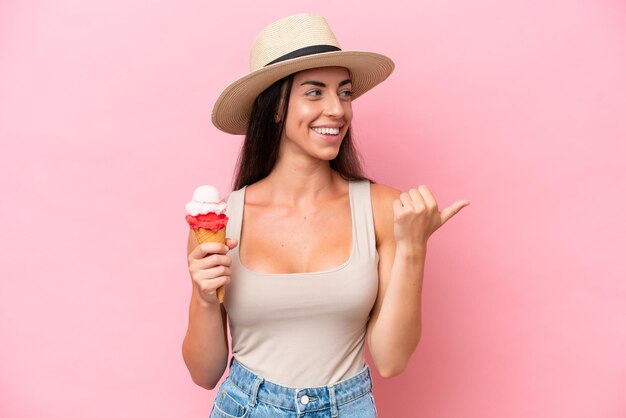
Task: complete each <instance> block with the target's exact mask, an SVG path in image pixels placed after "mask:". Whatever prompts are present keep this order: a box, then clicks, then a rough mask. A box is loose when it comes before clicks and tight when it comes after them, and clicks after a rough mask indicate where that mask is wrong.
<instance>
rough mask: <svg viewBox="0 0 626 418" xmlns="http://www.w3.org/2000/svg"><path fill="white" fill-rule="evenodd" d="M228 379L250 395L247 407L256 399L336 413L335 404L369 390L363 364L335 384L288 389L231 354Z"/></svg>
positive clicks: (294, 408)
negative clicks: (249, 367)
mask: <svg viewBox="0 0 626 418" xmlns="http://www.w3.org/2000/svg"><path fill="white" fill-rule="evenodd" d="M229 379H230V380H231V382H232V383H233V384H234V385H236V386H237V387H238V388H239V389H241V390H242V391H244V392H245V393H247V394H248V395H249V396H250V405H251V406H253V405H255V404H256V402H257V400H260V401H262V402H265V403H268V404H271V405H274V406H277V407H280V408H284V409H287V410H292V411H297V412H298V413H303V412H307V411H308V412H310V411H316V410H321V409H328V408H330V409H331V410H332V411H333V412H335V413H336V410H337V407H338V406H340V405H343V404H345V403H348V402H350V401H352V400H354V399H356V398H359V397H361V396H363V395H366V394H367V393H369V392H371V391H372V377H371V374H370V369H369V366H368V365H367V364H365V366H364V367H363V369H362V370H361V371H360V372H358V373H357V374H355V375H354V376H352V377H349V378H347V379H345V380H342V381H339V382H336V383H332V384H329V385H326V386H318V387H311V388H292V387H287V386H282V385H279V384H277V383H273V382H270V381H269V380H267V379H264V378H263V377H262V376H259V375H257V374H255V373H254V372H252V371H251V370H249V369H248V368H246V367H245V366H244V365H243V364H241V363H240V362H239V361H237V359H235V357H232V358H231V360H230V375H229Z"/></svg>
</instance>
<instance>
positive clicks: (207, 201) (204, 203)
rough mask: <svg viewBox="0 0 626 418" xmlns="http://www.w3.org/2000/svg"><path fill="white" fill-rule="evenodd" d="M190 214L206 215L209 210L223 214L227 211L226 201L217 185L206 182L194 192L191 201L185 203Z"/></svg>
mask: <svg viewBox="0 0 626 418" xmlns="http://www.w3.org/2000/svg"><path fill="white" fill-rule="evenodd" d="M185 210H186V211H187V213H188V214H189V215H192V216H197V215H206V214H207V213H209V212H214V213H216V214H218V215H219V214H221V213H224V212H226V203H225V202H224V201H223V200H222V199H221V198H220V192H219V190H217V188H216V187H213V186H209V185H208V184H204V185H202V186H200V187H198V188H197V189H196V190H195V191H194V192H193V197H192V198H191V202H189V203H187V204H186V205H185Z"/></svg>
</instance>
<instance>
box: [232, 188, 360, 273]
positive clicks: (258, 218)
mask: <svg viewBox="0 0 626 418" xmlns="http://www.w3.org/2000/svg"><path fill="white" fill-rule="evenodd" d="M352 240H353V237H352V215H351V210H350V204H349V200H348V198H347V197H346V198H345V199H339V200H338V201H336V202H332V203H328V204H326V205H323V206H322V207H318V208H316V209H315V210H311V209H309V210H307V209H292V208H267V207H255V206H253V205H246V207H245V210H244V214H243V222H242V229H241V241H240V247H239V257H240V260H241V263H242V264H243V265H244V266H245V267H246V268H248V269H249V270H252V271H255V272H259V273H269V274H280V273H303V272H317V271H324V270H328V269H331V268H334V267H337V266H339V265H341V264H343V263H345V262H346V261H347V260H348V259H349V258H350V254H351V251H352Z"/></svg>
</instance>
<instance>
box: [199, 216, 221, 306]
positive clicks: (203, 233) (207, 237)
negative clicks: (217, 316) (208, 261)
mask: <svg viewBox="0 0 626 418" xmlns="http://www.w3.org/2000/svg"><path fill="white" fill-rule="evenodd" d="M193 232H194V233H195V234H196V239H197V240H198V244H203V243H205V242H221V243H222V244H225V243H226V227H224V228H222V229H220V230H219V231H217V232H213V231H211V230H209V229H202V228H198V229H194V230H193ZM217 299H218V300H219V301H220V303H224V286H220V287H218V288H217Z"/></svg>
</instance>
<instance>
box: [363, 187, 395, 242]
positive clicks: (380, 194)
mask: <svg viewBox="0 0 626 418" xmlns="http://www.w3.org/2000/svg"><path fill="white" fill-rule="evenodd" d="M370 190H371V196H372V212H373V215H374V229H375V232H376V243H377V245H378V244H380V242H381V241H385V240H387V239H389V238H391V237H392V236H393V201H394V200H396V199H398V198H399V197H400V193H402V192H401V191H400V190H398V189H395V188H393V187H391V186H387V185H385V184H380V183H372V185H371V189H370Z"/></svg>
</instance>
